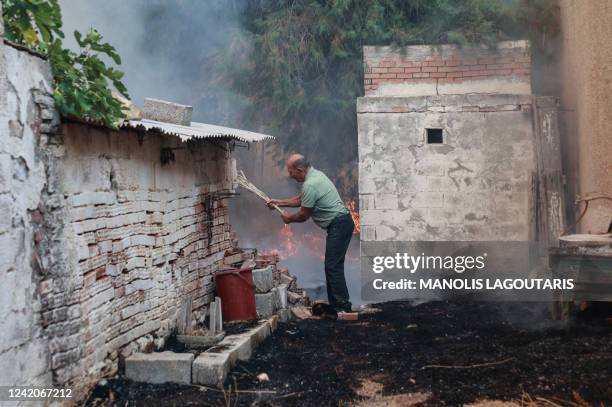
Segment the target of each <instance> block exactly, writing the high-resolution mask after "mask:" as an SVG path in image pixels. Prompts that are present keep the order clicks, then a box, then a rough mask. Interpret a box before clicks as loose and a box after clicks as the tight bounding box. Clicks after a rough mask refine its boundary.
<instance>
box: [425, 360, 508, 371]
mask: <svg viewBox="0 0 612 407" xmlns="http://www.w3.org/2000/svg"><path fill="white" fill-rule="evenodd" d="M513 359H514V358H508V359H504V360H499V361H497V362H490V363H478V364H476V365H468V366H447V365H425V366H423V367H422V368H421V370H423V369H429V368H437V369H472V368H476V367H485V366H495V365H501V364H502V363H506V362H509V361H511V360H513Z"/></svg>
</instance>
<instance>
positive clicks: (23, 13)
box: [2, 0, 128, 128]
mask: <svg viewBox="0 0 612 407" xmlns="http://www.w3.org/2000/svg"><path fill="white" fill-rule="evenodd" d="M2 17H3V19H4V24H5V27H6V33H5V36H6V37H7V39H9V40H10V41H13V42H16V43H19V44H23V45H26V46H28V47H30V48H32V49H35V50H38V51H40V52H43V53H44V54H46V55H47V57H48V58H49V62H50V63H51V69H52V71H53V77H54V79H55V88H54V89H53V97H54V99H55V102H56V105H57V108H58V109H59V111H60V112H61V113H62V114H63V115H64V116H74V117H78V118H83V119H89V120H94V121H99V122H102V123H104V124H105V125H107V126H109V127H112V128H115V127H116V122H117V121H118V120H120V119H122V118H123V117H124V116H125V115H124V113H123V110H124V107H123V105H122V104H121V102H120V101H119V100H117V99H116V98H115V97H113V95H112V90H111V88H110V86H109V83H110V84H112V86H113V87H114V88H115V89H116V90H117V91H118V92H119V93H121V94H122V95H123V96H125V97H128V93H127V89H126V87H125V86H124V85H123V83H122V82H121V79H122V78H123V72H120V71H118V70H116V69H114V68H112V67H108V66H106V63H105V62H104V61H103V59H102V58H104V57H105V56H106V57H108V58H110V59H111V60H112V61H113V62H114V63H115V64H117V65H120V64H121V58H120V57H119V55H118V54H117V52H116V50H115V48H114V47H113V46H111V45H110V44H107V43H104V42H102V36H101V35H100V33H98V32H97V31H95V30H91V31H90V32H89V33H88V34H87V35H85V36H84V37H83V35H82V34H81V33H79V32H78V31H75V32H74V37H75V39H76V41H77V44H78V45H79V47H80V52H79V53H76V52H74V51H71V50H69V49H66V48H64V47H63V45H62V40H61V39H62V38H64V33H63V32H62V31H61V26H62V16H61V11H60V8H59V5H58V3H57V0H5V2H4V9H3V11H2Z"/></svg>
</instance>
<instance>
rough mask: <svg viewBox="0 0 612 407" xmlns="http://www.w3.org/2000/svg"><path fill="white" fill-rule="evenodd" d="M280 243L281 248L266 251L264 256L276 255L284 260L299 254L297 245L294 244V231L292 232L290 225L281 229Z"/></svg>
mask: <svg viewBox="0 0 612 407" xmlns="http://www.w3.org/2000/svg"><path fill="white" fill-rule="evenodd" d="M279 241H280V242H279V246H280V248H276V249H271V250H264V251H262V254H267V255H275V256H278V258H280V259H283V260H285V259H287V258H289V257H292V256H295V255H296V254H297V245H296V244H295V242H294V238H293V230H291V227H290V226H289V225H287V224H285V225H284V226H283V228H282V229H281V231H280V236H279Z"/></svg>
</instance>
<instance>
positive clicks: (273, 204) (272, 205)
mask: <svg viewBox="0 0 612 407" xmlns="http://www.w3.org/2000/svg"><path fill="white" fill-rule="evenodd" d="M266 205H268V208H270V210H273V209H276V206H278V200H277V199H270V200H269V201H268V202H266Z"/></svg>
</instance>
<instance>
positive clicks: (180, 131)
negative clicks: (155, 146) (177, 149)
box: [120, 119, 274, 143]
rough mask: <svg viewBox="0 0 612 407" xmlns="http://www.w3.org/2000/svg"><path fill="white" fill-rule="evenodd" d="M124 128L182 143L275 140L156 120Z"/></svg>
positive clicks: (203, 125)
mask: <svg viewBox="0 0 612 407" xmlns="http://www.w3.org/2000/svg"><path fill="white" fill-rule="evenodd" d="M120 127H122V128H133V129H144V130H156V131H159V132H161V133H164V134H168V135H173V136H177V137H179V138H180V139H181V140H182V141H187V140H190V139H192V138H231V139H235V140H240V141H244V142H247V143H252V142H257V141H264V140H273V139H274V137H273V136H269V135H267V134H261V133H254V132H252V131H247V130H240V129H233V128H231V127H223V126H215V125H212V124H206V123H197V122H191V126H181V125H179V124H172V123H165V122H158V121H155V120H149V119H141V120H126V121H125V122H124V123H123V125H121V126H120Z"/></svg>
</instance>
